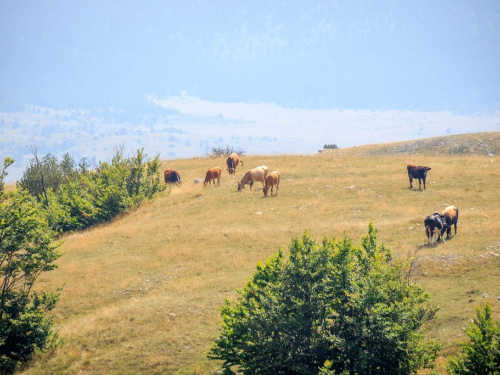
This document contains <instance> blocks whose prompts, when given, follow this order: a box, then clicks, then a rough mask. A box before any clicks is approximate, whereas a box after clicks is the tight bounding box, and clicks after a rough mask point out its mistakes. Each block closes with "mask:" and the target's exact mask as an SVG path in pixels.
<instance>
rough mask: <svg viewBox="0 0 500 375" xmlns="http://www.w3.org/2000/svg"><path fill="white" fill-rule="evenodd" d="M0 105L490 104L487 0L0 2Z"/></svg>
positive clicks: (494, 24)
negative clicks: (186, 98)
mask: <svg viewBox="0 0 500 375" xmlns="http://www.w3.org/2000/svg"><path fill="white" fill-rule="evenodd" d="M0 51H1V53H2V57H1V59H0V102H3V103H13V102H18V101H24V102H27V103H30V104H35V105H42V106H50V107H58V108H69V107H70V108H80V107H83V108H95V107H99V108H103V107H109V106H111V107H120V108H121V107H126V106H133V105H139V102H141V101H144V97H145V95H147V94H152V95H155V96H158V97H165V96H176V95H180V94H181V93H182V92H185V93H187V94H188V95H192V96H197V97H200V98H203V99H205V100H211V101H216V102H248V101H252V102H274V103H276V104H278V105H280V106H285V107H293V108H295V107H299V108H321V109H332V108H336V109H372V110H376V109H409V110H423V111H430V110H432V111H434V110H451V111H455V112H456V111H460V112H462V111H467V112H471V111H472V112H477V111H483V110H498V109H500V106H499V104H500V102H499V100H500V99H499V98H500V68H499V66H500V2H498V1H495V0H491V1H480V0H479V1H439V0H437V1H436V0H424V1H339V2H337V1H326V0H325V1H321V0H320V1H309V0H304V1H280V2H278V1H251V2H242V1H201V0H200V1H168V0H167V1H164V0H157V1H151V0H150V1H144V2H137V1H113V0H89V1H81V2H74V1H62V0H55V1H48V2H47V1H26V0H20V1H2V2H1V4H0Z"/></svg>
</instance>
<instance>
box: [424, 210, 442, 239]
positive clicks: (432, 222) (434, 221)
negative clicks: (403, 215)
mask: <svg viewBox="0 0 500 375" xmlns="http://www.w3.org/2000/svg"><path fill="white" fill-rule="evenodd" d="M424 226H425V235H426V236H427V245H429V246H433V245H434V231H436V233H437V235H438V238H437V241H439V238H440V237H441V234H442V233H443V232H442V231H443V228H444V226H443V219H442V217H441V214H440V213H439V212H434V213H433V214H432V215H429V216H427V217H426V218H425V220H424ZM437 241H436V242H437Z"/></svg>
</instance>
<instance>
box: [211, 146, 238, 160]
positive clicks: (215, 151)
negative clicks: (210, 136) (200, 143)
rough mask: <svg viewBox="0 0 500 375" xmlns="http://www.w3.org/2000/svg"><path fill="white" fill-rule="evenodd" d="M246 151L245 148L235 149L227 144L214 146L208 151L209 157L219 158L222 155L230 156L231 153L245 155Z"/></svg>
mask: <svg viewBox="0 0 500 375" xmlns="http://www.w3.org/2000/svg"><path fill="white" fill-rule="evenodd" d="M244 153H245V151H243V150H235V149H234V147H232V146H231V147H229V146H226V147H225V148H224V147H212V150H211V151H209V152H207V156H208V157H209V158H219V157H222V156H229V155H231V154H238V155H239V156H243V155H244Z"/></svg>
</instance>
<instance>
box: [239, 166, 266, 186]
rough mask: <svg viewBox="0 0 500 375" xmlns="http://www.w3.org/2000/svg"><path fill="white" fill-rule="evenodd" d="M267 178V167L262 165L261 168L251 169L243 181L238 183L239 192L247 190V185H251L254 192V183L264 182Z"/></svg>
mask: <svg viewBox="0 0 500 375" xmlns="http://www.w3.org/2000/svg"><path fill="white" fill-rule="evenodd" d="M266 177H267V167H266V166H265V165H261V166H260V167H257V168H253V169H249V170H248V171H247V172H246V173H245V175H244V176H243V178H242V179H241V181H239V182H238V191H240V190H241V189H244V188H245V185H247V184H248V185H250V190H252V186H253V184H254V182H264V181H265V180H266Z"/></svg>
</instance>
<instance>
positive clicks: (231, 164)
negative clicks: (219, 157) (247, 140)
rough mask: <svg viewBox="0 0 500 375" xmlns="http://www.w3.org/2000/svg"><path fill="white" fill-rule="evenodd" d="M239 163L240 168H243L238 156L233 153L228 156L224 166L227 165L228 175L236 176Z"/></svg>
mask: <svg viewBox="0 0 500 375" xmlns="http://www.w3.org/2000/svg"><path fill="white" fill-rule="evenodd" d="M239 163H241V166H242V167H243V160H240V157H239V156H238V154H234V153H233V154H231V155H229V157H228V158H227V160H226V164H227V171H228V172H229V174H230V175H231V174H236V167H237V166H238V164H239Z"/></svg>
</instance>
